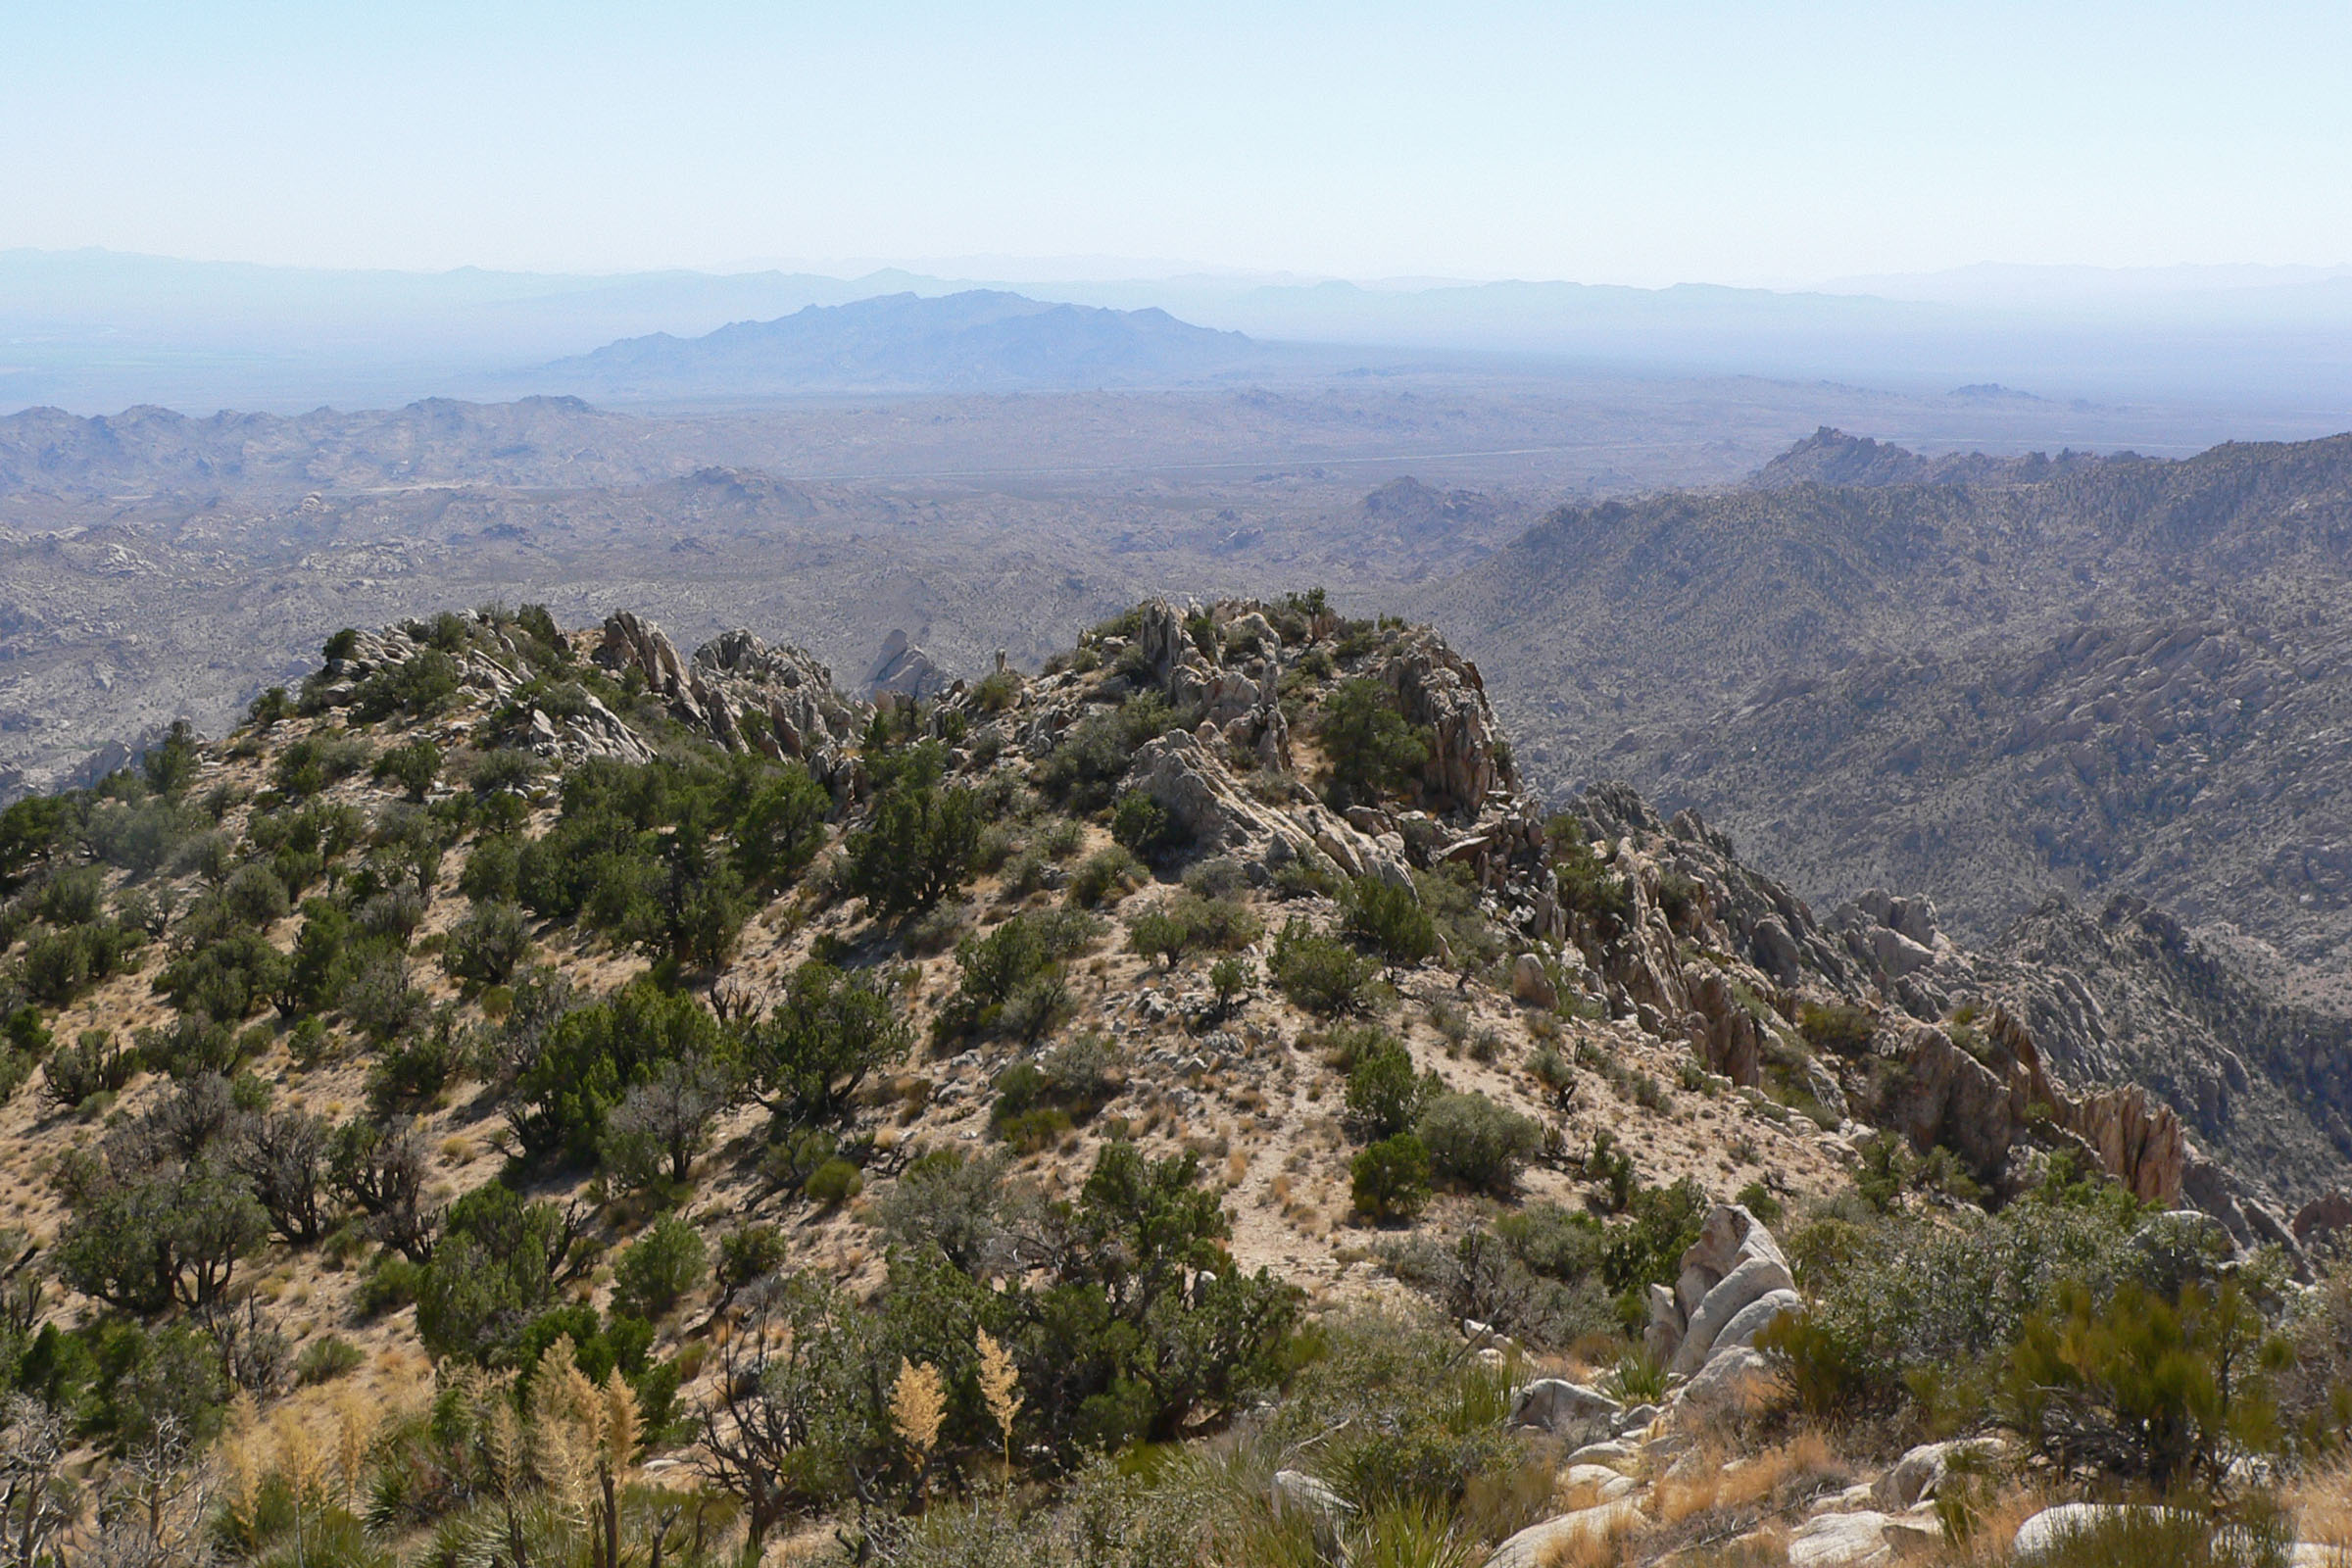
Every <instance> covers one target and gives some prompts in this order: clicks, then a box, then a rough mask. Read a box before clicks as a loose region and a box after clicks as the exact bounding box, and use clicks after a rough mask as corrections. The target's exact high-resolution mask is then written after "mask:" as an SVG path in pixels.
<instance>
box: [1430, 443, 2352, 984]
mask: <svg viewBox="0 0 2352 1568" xmlns="http://www.w3.org/2000/svg"><path fill="white" fill-rule="evenodd" d="M2348 543H2352V436H2344V437H2336V438H2332V439H2330V440H2326V441H2315V442H2307V443H2302V444H2298V445H2270V446H2265V445H2232V446H2224V447H2217V448H2215V449H2213V450H2212V451H2210V452H2207V453H2205V454H2203V455H2202V456H2199V457H2196V458H2193V459H2189V460H2187V461H2184V462H2178V463H2173V462H2158V461H2152V460H2146V459H2139V458H2133V457H2131V456H2128V455H2127V456H2118V457H2108V458H2090V457H2084V456H2080V455H2071V454H2062V455H2060V456H2059V457H2058V458H2055V459H2048V458H2040V457H2033V458H2026V459H2016V460H1994V459H1986V458H1977V457H1968V458H1945V459H1938V460H1936V461H1934V462H1930V461H1928V460H1925V459H1921V458H1917V457H1914V456H1913V455H1911V454H1908V453H1904V452H1901V451H1900V450H1899V449H1895V448H1890V447H1886V446H1883V445H1880V444H1878V443H1875V442H1869V441H1861V440H1855V439H1853V438H1850V437H1845V436H1841V435H1838V434H1836V433H1835V432H1824V433H1823V434H1821V435H1819V436H1816V437H1815V438H1813V439H1812V440H1810V441H1807V442H1805V443H1802V444H1801V445H1800V446H1798V447H1797V448H1796V449H1795V450H1794V451H1792V452H1790V453H1789V454H1788V455H1786V456H1785V457H1784V458H1782V459H1781V460H1779V461H1777V462H1776V463H1774V464H1773V465H1771V466H1769V467H1767V469H1766V470H1765V471H1764V473H1763V475H1762V476H1761V478H1760V480H1759V482H1758V483H1757V484H1754V485H1751V486H1749V487H1746V488H1741V489H1736V490H1723V491H1711V492H1703V493H1676V494H1669V495H1664V496H1659V497H1656V498H1654V499H1651V500H1647V501H1642V502H1636V503H1626V504H1617V505H1607V506H1601V507H1594V508H1572V509H1569V510H1566V511H1563V512H1561V513H1559V514H1557V515H1555V516H1553V517H1552V518H1550V519H1549V520H1547V521H1546V522H1544V523H1543V524H1541V525H1540V526H1538V527H1537V528H1535V529H1533V530H1531V531H1530V532H1529V533H1528V534H1527V535H1526V536H1525V537H1524V538H1522V539H1521V540H1520V541H1519V542H1518V543H1517V544H1516V545H1514V546H1512V547H1511V548H1509V549H1506V550H1504V551H1501V552H1498V553H1497V555H1496V556H1495V559H1494V560H1493V561H1491V562H1488V563H1486V564H1481V565H1479V566H1477V567H1475V568H1472V569H1471V570H1470V571H1469V572H1467V573H1466V574H1465V575H1463V576H1462V577H1460V578H1458V579H1456V580H1455V581H1454V582H1453V583H1452V584H1450V585H1447V586H1446V587H1445V588H1443V589H1441V590H1439V591H1438V592H1437V593H1436V594H1435V595H1433V596H1432V597H1431V598H1430V599H1429V600H1428V601H1426V603H1427V605H1428V607H1429V609H1430V610H1431V612H1432V613H1434V615H1435V617H1436V618H1437V619H1438V620H1439V621H1440V622H1441V623H1443V624H1445V625H1446V626H1447V627H1449V628H1451V629H1452V630H1453V631H1454V632H1455V633H1456V635H1457V636H1459V638H1460V639H1461V640H1462V642H1463V645H1464V646H1465V648H1467V649H1468V650H1469V651H1470V652H1471V653H1472V654H1473V655H1475V656H1476V657H1478V658H1479V659H1480V660H1481V661H1482V662H1485V663H1486V664H1487V665H1488V666H1489V667H1491V668H1493V669H1495V670H1496V671H1497V686H1496V694H1495V695H1496V702H1497V704H1498V706H1499V708H1500V709H1501V711H1503V713H1504V714H1505V716H1506V717H1507V718H1508V719H1509V721H1510V722H1511V723H1512V725H1513V726H1514V727H1515V728H1516V729H1517V730H1518V731H1519V732H1520V733H1521V734H1522V735H1523V737H1524V738H1525V742H1526V750H1525V752H1524V754H1523V760H1524V762H1525V764H1526V766H1527V768H1528V771H1529V774H1530V777H1531V779H1532V780H1533V781H1534V782H1535V783H1536V784H1537V785H1538V786H1539V787H1541V788H1543V789H1545V790H1549V791H1552V792H1554V793H1557V792H1561V791H1564V790H1566V789H1568V788H1570V787H1571V786H1573V785H1575V784H1576V783H1578V782H1579V781H1582V780H1586V779H1591V778H1613V777H1623V778H1627V779H1630V780H1632V781H1634V782H1635V783H1636V784H1637V785H1638V786H1639V787H1641V788H1642V790H1644V791H1645V792H1646V793H1648V794H1650V795H1652V796H1653V797H1654V798H1655V799H1657V800H1658V801H1659V802H1660V804H1661V806H1662V807H1665V808H1668V809H1672V808H1676V807H1679V806H1682V805H1685V804H1690V805H1696V806H1699V807H1700V808H1701V809H1704V810H1705V811H1706V812H1707V815H1708V817H1709V819H1710V820H1711V821H1715V822H1717V823H1719V824H1721V825H1722V826H1724V827H1725V828H1727V829H1728V830H1729V831H1731V832H1732V833H1733V834H1734V836H1735V837H1736V838H1737V839H1739V840H1740V842H1741V843H1743V844H1746V845H1749V846H1751V847H1752V848H1753V850H1754V853H1755V855H1756V857H1757V858H1758V861H1759V863H1760V864H1762V865H1764V866H1765V867H1767V868H1768V869H1770V870H1771V871H1773V872H1774V874H1776V875H1779V876H1782V877H1785V878H1787V879H1788V880H1789V882H1790V883H1791V884H1792V885H1794V886H1797V887H1799V888H1802V889H1804V890H1805V891H1806V892H1807V893H1808V894H1809V895H1811V896H1813V897H1815V898H1817V899H1819V900H1821V901H1822V902H1824V903H1832V902H1837V901H1839V900H1843V899H1848V898H1851V897H1853V896H1854V895H1856V894H1858V893H1860V892H1861V891H1863V890H1864V889H1866V888H1870V887H1887V888H1910V889H1917V890H1920V891H1923V892H1926V893H1928V894H1929V895H1930V896H1932V897H1934V898H1935V899H1936V903H1937V905H1938V906H1939V907H1941V908H1942V909H1943V911H1944V913H1945V915H1946V917H1947V919H1949V920H1950V921H1951V922H1952V924H1953V925H1954V928H1955V929H1956V930H1958V931H1960V932H1961V933H1963V934H1964V935H1966V936H1967V937H1968V938H1970V939H1971V940H1973V941H1975V942H1977V943H1979V944H1985V943H1989V942H1990V941H1991V940H1992V939H1993V938H1994V937H1996V936H1997V935H1998V934H1999V933H2000V932H2001V931H2003V930H2004V929H2006V927H2007V926H2008V925H2009V923H2010V922H2011V921H2013V920H2015V919H2017V918H2018V917H2020V916H2022V915H2024V914H2026V913H2027V912H2028V911H2030V910H2032V909H2034V908H2035V907H2038V906H2039V905H2040V904H2041V903H2042V902H2043V900H2044V899H2045V898H2047V897H2048V896H2049V895H2050V894H2051V893H2053V892H2068V893H2071V894H2074V895H2075V896H2077V897H2078V898H2080V899H2081V900H2082V902H2084V903H2085V904H2086V905H2088V906H2090V907H2097V906H2098V905H2101V904H2103V903H2104V902H2105V901H2106V900H2107V898H2108V897H2109V896H2111V895H2114V894H2129V895H2131V896H2132V897H2135V898H2139V899H2142V900H2144V901H2146V902H2147V903H2150V904H2153V905H2155V906H2157V907H2161V908H2166V909H2170V910H2172V911H2174V912H2175V913H2177V914H2178V915H2179V916H2180V918H2181V919H2182V920H2183V921H2184V922H2186V923H2187V924H2188V925H2189V926H2190V927H2191V928H2192V929H2197V930H2200V931H2207V932H2210V933H2212V934H2213V935H2214V936H2215V937H2216V938H2217V940H2232V939H2234V940H2240V941H2244V942H2248V943H2252V944H2256V945H2258V946H2260V947H2262V948H2265V949H2267V950H2269V952H2270V953H2271V954H2272V955H2274V956H2275V961H2276V964H2277V967H2278V971H2279V973H2280V974H2281V975H2282V976H2284V977H2285V979H2286V981H2287V983H2289V984H2291V985H2292V986H2293V988H2294V990H2295V995H2296V998H2297V1000H2301V1001H2308V1002H2313V1003H2317V1004H2320V1005H2328V1006H2331V1007H2334V1008H2335V1009H2336V1010H2339V1011H2340V1010H2343V1009H2344V1007H2345V1006H2346V1005H2352V882H2347V880H2346V878H2347V876H2348V875H2352V859H2347V856H2348V855H2352V848H2347V847H2348V846H2352V820H2347V818H2346V816H2345V809H2344V803H2345V802H2346V801H2347V800H2352V789H2347V785H2348V784H2352V775H2348V774H2347V772H2346V768H2347V766H2352V750H2348V749H2347V740H2346V737H2347V733H2348V732H2347V731H2346V729H2345V723H2346V715H2347V713H2352V686H2348V685H2347V683H2348V682H2352V626H2348V625H2347V621H2346V617H2345V613H2344V609H2343V607H2344V606H2345V605H2346V604H2352V592H2348V591H2347V590H2348V589H2352V581H2348V580H2347V569H2346V561H2347V559H2352V558H2348V556H2347V544H2348ZM2232 934H2234V936H2233V935H2232Z"/></svg>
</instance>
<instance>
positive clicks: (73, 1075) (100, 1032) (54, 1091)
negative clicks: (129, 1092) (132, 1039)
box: [43, 1029, 136, 1110]
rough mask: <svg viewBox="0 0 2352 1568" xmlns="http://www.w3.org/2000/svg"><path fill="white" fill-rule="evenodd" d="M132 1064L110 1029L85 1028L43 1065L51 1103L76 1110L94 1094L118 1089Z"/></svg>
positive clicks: (134, 1064) (104, 1093)
mask: <svg viewBox="0 0 2352 1568" xmlns="http://www.w3.org/2000/svg"><path fill="white" fill-rule="evenodd" d="M135 1066H136V1061H135V1060H134V1058H133V1057H132V1056H131V1054H130V1053H129V1052H127V1051H124V1050H123V1048H122V1047H120V1046H118V1045H116V1044H115V1037H114V1034H113V1033H112V1031H110V1030H105V1029H84V1030H83V1031H82V1032H81V1035H80V1037H79V1038H78V1039H76V1040H75V1041H74V1042H73V1044H72V1045H70V1046H60V1047H58V1048H57V1049H56V1050H55V1051H53V1052H51V1053H50V1054H49V1059H48V1061H47V1062H46V1063H45V1064H44V1068H43V1071H44V1076H45V1078H46V1080H47V1083H46V1088H47V1092H48V1095H49V1099H50V1102H51V1103H53V1104H55V1105H56V1106H57V1107H58V1108H59V1109H61V1110H73V1109H77V1108H78V1107H79V1106H81V1105H82V1104H83V1103H86V1102H87V1101H89V1100H90V1099H91V1098H92V1097H94V1096H97V1095H111V1094H113V1093H114V1092H115V1091H117V1090H119V1089H121V1088H122V1087H123V1085H124V1084H126V1083H128V1082H129V1081H130V1075H131V1072H132V1070H133V1069H134V1067H135Z"/></svg>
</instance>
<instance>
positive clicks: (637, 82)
mask: <svg viewBox="0 0 2352 1568" xmlns="http://www.w3.org/2000/svg"><path fill="white" fill-rule="evenodd" d="M2346 58H2352V13H2347V12H2345V11H2343V10H2342V9H2341V8H2332V7H2327V6H2322V5H2317V4H2306V5H2286V4H2273V5H2267V6H2255V7H2243V8H2239V9H2238V10H2237V11H2235V12H2233V13H2232V17H2231V21H2230V25H2228V26H2226V27H2225V26H2216V25H2214V24H2213V21H2212V19H2211V17H2210V14H2209V13H2206V12H2205V11H2204V10H2203V9H2202V8H2197V7H2189V6H2178V5H2174V6H2166V5H2154V6H2138V7H2131V8H2122V7H2107V6H2082V7H2069V8H2065V9H2063V10H2060V11H2055V12H2053V11H2051V10H2049V9H2047V8H2040V7H2034V8H2028V7H2025V6H2022V5H1985V6H1973V7H1970V8H1967V10H1966V13H1965V14H1964V15H1963V14H1961V13H1958V12H1952V13H1950V14H1938V13H1936V12H1932V11H1927V10H1924V9H1917V8H1912V9H1904V10H1898V11H1887V9H1886V8H1872V7H1865V6H1860V5H1849V4H1827V3H1813V4H1806V5H1800V6H1791V7H1781V8H1773V9H1772V10H1771V11H1770V12H1768V13H1764V12H1751V11H1749V10H1747V9H1744V8H1737V7H1730V6H1719V5H1700V4H1685V5H1674V6H1659V7H1649V8H1643V9H1642V12H1641V13H1640V14H1639V15H1626V14H1619V13H1616V12H1614V11H1611V10H1609V9H1607V8H1602V7H1598V6H1569V7H1557V6H1542V5H1535V4H1513V5H1502V6H1497V7H1490V8H1483V9H1482V10H1480V11H1479V12H1477V13H1475V14H1463V13H1459V12H1453V11H1448V12H1444V13H1437V12H1431V11H1428V10H1426V9H1425V8H1415V7H1410V6H1402V5H1387V6H1379V5H1376V6H1370V7H1353V8H1348V9H1346V10H1342V9H1338V8H1333V7H1326V6H1306V5H1293V6H1287V7H1273V8H1268V7H1262V6H1260V7H1243V6H1235V5H1223V4H1219V5H1210V6H1206V7H1198V8H1189V9H1188V10H1187V11H1186V12H1185V13H1184V14H1183V15H1181V16H1169V17H1150V18H1147V17H1138V16H1133V15H1126V14H1118V13H1105V12H1103V11H1101V10H1100V9H1096V8H1083V7H1076V6H1064V5H1046V4H1034V5H1025V6H1019V7H998V8H993V9H982V8H973V7H951V6H939V5H919V4H899V5H878V6H872V7H862V8H858V10H857V11H856V12H855V13H842V14H803V13H798V12H790V11H782V10H778V9H775V8H765V7H759V6H754V5H749V4H731V3H720V0H700V3H688V4H682V5H679V6H674V7H666V8H663V9H662V11H661V12H660V13H658V14H657V13H642V12H637V11H635V10H633V9H632V8H628V7H622V6H584V7H561V8H558V7H554V6H549V5H522V6H506V7H478V6H477V7H460V6H455V5H449V4H435V3H424V4H419V5H416V6H410V7H403V8H400V9H399V10H398V11H396V12H395V11H386V12H370V11H362V10H360V9H358V8H346V7H332V8H304V7H298V6H292V5H286V4H270V3H260V0H245V3H238V4H226V5H218V6H211V7H205V8H201V9H199V8H183V7H171V6H165V5H161V4H157V3H154V0H143V3H142V0H114V3H96V4H91V5H87V6H77V7H72V8H50V9H40V8H15V9H14V10H13V11H12V12H11V13H10V14H9V15H8V16H7V17H6V18H5V19H0V131H4V132H5V134H6V135H7V137H8V139H9V141H10V144H11V145H12V146H13V147H14V148H16V149H17V150H18V153H19V156H18V157H16V158H14V159H12V160H10V163H9V166H8V168H7V169H6V170H0V215H5V216H0V248H14V247H34V248H41V249H73V248H77V247H80V246H85V245H97V246H104V247H106V248H109V249H114V250H122V251H130V252H138V253H147V254H156V255H167V256H183V257H191V258H196V259H223V260H228V259H235V260H253V261H257V262H262V263H268V264H277V265H297V266H319V267H337V268H388V269H394V270H441V269H447V268H451V267H462V266H475V267H481V268H485V269H490V270H536V271H559V272H575V271H576V272H634V271H642V270H660V269H670V268H683V269H688V270H725V269H733V268H738V267H741V266H742V265H743V264H744V261H745V259H748V258H769V257H796V258H797V257H809V258H826V257H831V258H842V259H855V258H883V257H895V258H904V259H907V260H909V261H913V262H916V263H918V264H920V262H921V261H922V259H924V258H933V259H951V258H990V257H1004V258H1019V257H1032V258H1097V259H1115V258H1144V257H1169V258H1179V259H1181V260H1182V262H1183V264H1184V265H1186V266H1188V267H1201V268H1208V269H1213V270H1241V271H1245V272H1264V271H1275V272H1282V271H1288V272H1292V273H1296V274H1299V275H1301V276H1333V277H1349V278H1463V279H1470V280H1478V279H1492V278H1502V277H1512V278H1562V279H1572V280H1575V281H1580V282H1589V283H1610V284H1628V285H1634V286H1645V287H1656V286H1661V285H1666V284H1672V283H1675V282H1683V281H1704V282H1715V283H1722V284H1726V285H1731V286H1759V285H1760V286H1774V287H1781V288H1787V287H1790V286H1793V285H1803V284H1806V283H1816V284H1817V283H1819V282H1823V281H1827V280H1831V279H1836V278H1839V277H1847V276H1856V275H1887V274H1900V273H1917V272H1939V271H1943V270H1949V269H1954V268H1964V267H1970V266H1973V265H1977V264H1982V263H1985V262H1995V263H2001V264H2011V265H2025V266H2088V267H2173V266H2201V265H2219V266H2246V265H2254V266H2265V265H2276V266H2309V267H2318V268H2327V267H2336V266H2341V265H2343V264H2344V263H2346V262H2347V261H2352V204H2346V203H2344V202H2342V201H2341V200H2340V199H2337V195H2338V193H2340V192H2341V191H2343V190H2345V189H2347V188H2352V100H2347V99H2346V98H2345V97H2344V95H2342V94H2341V93H2340V92H2338V91H2337V90H2336V83H2335V80H2334V77H2335V75H2336V66H2335V65H2331V64H2330V62H2337V63H2340V62H2341V61H2342V60H2344V59H2346Z"/></svg>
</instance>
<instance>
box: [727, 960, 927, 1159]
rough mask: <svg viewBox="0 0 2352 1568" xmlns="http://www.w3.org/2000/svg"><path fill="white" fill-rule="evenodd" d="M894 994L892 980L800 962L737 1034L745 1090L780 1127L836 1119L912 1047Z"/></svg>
mask: <svg viewBox="0 0 2352 1568" xmlns="http://www.w3.org/2000/svg"><path fill="white" fill-rule="evenodd" d="M892 989H893V988H892V985H891V981H890V978H889V976H887V975H881V974H874V973H870V972H866V973H850V972H846V971H844V970H840V969H836V968H834V967H833V966H832V965H831V964H828V963H822V962H819V961H817V960H815V959H810V960H809V961H808V962H806V963H804V964H802V965H801V966H800V967H799V968H798V969H796V970H794V971H793V976H792V982H791V984H790V985H788V986H787V987H786V988H785V992H784V996H783V998H782V999H781V1000H780V1001H779V1002H778V1003H777V1004H776V1005H775V1006H774V1007H773V1008H771V1009H770V1010H769V1011H768V1012H767V1014H766V1015H765V1016H764V1017H762V1018H760V1020H759V1021H758V1022H757V1023H756V1024H754V1025H753V1026H752V1027H751V1028H749V1029H747V1030H744V1031H742V1032H741V1034H740V1038H739V1041H738V1049H739V1051H740V1060H741V1067H742V1074H743V1082H744V1086H745V1088H746V1090H747V1091H748V1092H749V1093H750V1094H751V1096H752V1097H753V1098H754V1099H756V1100H758V1101H759V1102H760V1103H761V1104H762V1105H764V1106H766V1107H767V1108H768V1110H769V1111H771V1112H772V1113H774V1115H775V1116H776V1118H777V1119H778V1120H779V1121H781V1122H786V1123H791V1124H799V1125H822V1124H826V1123H830V1122H833V1121H837V1120H839V1119H840V1117H841V1115H842V1112H843V1111H844V1110H845V1109H846V1108H847V1107H848V1105H849V1103H850V1100H851V1097H852V1096H854V1095H855V1094H856V1093H857V1092H858V1085H860V1084H861V1083H863V1082H864V1081H865V1079H866V1076H867V1075H868V1074H869V1073H871V1072H873V1071H874V1070H875V1069H876V1068H878V1067H880V1066H882V1065H884V1064H885V1063H887V1062H890V1061H893V1060H896V1059H897V1058H899V1057H900V1056H903V1055H905V1054H907V1049H908V1047H909V1046H910V1045H911V1044H912V1036H911V1034H910V1032H909V1031H908V1029H907V1023H906V1021H905V1020H904V1019H903V1018H901V1017H900V1015H899V1010H898V1005H897V1002H896V1001H895V999H894V998H893V996H892Z"/></svg>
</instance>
